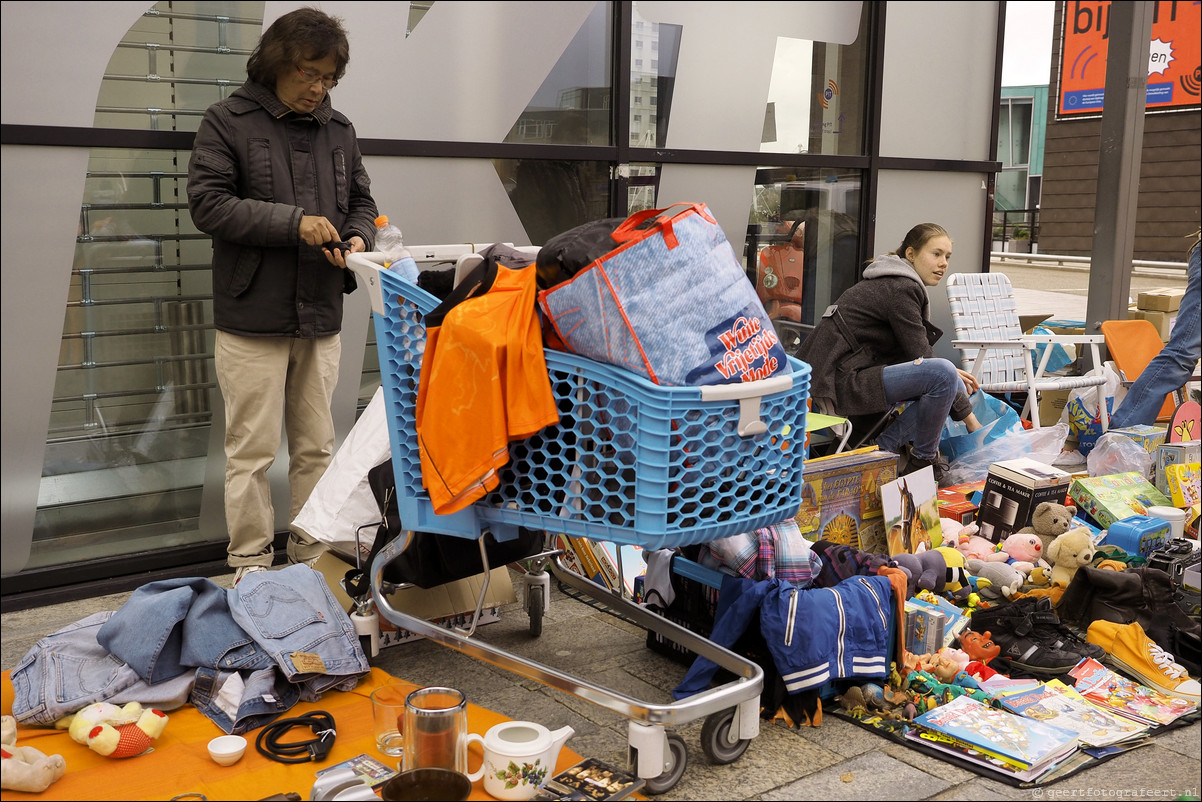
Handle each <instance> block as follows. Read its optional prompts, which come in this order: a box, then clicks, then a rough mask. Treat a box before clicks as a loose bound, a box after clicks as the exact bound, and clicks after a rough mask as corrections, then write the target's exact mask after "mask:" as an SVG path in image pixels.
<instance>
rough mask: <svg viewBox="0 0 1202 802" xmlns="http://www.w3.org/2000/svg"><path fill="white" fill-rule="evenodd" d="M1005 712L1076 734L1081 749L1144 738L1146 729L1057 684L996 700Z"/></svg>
mask: <svg viewBox="0 0 1202 802" xmlns="http://www.w3.org/2000/svg"><path fill="white" fill-rule="evenodd" d="M998 703H999V704H1001V706H1002V707H1004V708H1005V709H1006V710H1009V711H1010V712H1012V713H1017V714H1018V715H1020V716H1026V717H1027V718H1033V719H1036V720H1038V721H1043V722H1046V723H1048V724H1052V725H1054V726H1057V727H1061V728H1062V729H1066V730H1072V731H1073V732H1075V733H1077V740H1078V741H1080V743H1081V745H1082V746H1109V745H1110V744H1115V743H1119V742H1122V741H1126V740H1129V739H1132V738H1138V737H1140V736H1142V735H1145V734H1147V731H1148V728H1147V727H1145V726H1143V725H1141V724H1138V723H1136V722H1134V721H1132V720H1130V719H1126V718H1124V717H1122V716H1120V715H1117V714H1114V713H1109V712H1107V711H1105V710H1102V709H1101V708H1099V707H1095V706H1094V705H1092V704H1090V703H1089V702H1088V701H1087V700H1086V699H1085V698H1084V697H1083V696H1081V695H1080V694H1078V693H1077V692H1076V691H1075V690H1073V689H1072V688H1070V687H1068V686H1067V685H1065V684H1064V683H1062V682H1060V681H1059V680H1052V681H1051V682H1047V683H1043V684H1042V685H1041V686H1040V687H1038V688H1036V689H1035V690H1031V691H1019V692H1017V693H1011V694H1006V695H1003V696H1000V697H998Z"/></svg>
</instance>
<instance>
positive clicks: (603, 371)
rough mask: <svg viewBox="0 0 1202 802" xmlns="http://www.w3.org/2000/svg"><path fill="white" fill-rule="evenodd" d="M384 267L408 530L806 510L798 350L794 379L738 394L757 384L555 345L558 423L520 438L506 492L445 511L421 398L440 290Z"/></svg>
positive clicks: (687, 522)
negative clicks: (626, 363)
mask: <svg viewBox="0 0 1202 802" xmlns="http://www.w3.org/2000/svg"><path fill="white" fill-rule="evenodd" d="M379 277H380V291H381V294H382V296H383V306H384V313H383V314H376V315H375V316H374V318H375V327H376V346H377V350H378V353H379V359H380V369H381V375H382V381H383V384H384V391H385V392H384V396H385V401H386V407H387V415H388V422H389V426H390V432H389V434H390V440H391V445H392V456H393V469H394V471H395V473H396V486H397V500H398V506H399V510H400V516H401V521H402V522H403V525H404V526H405V527H406V528H407V529H413V530H420V531H428V532H439V533H443V534H452V535H458V536H461V537H472V538H475V537H479V536H480V533H481V531H482V530H483V529H488V530H490V531H492V532H493V534H494V535H495V536H496V537H498V538H499V539H505V538H506V537H508V536H510V534H511V533H514V532H516V527H518V526H525V527H528V528H532V529H543V530H548V531H552V532H562V533H564V534H568V535H577V536H581V537H588V538H592V539H594V540H609V541H612V542H615V543H629V544H634V545H639V546H642V547H644V548H651V549H656V548H670V547H674V546H681V545H691V544H696V543H703V542H707V541H710V540H715V539H717V538H722V537H729V536H731V535H735V534H738V533H740V532H746V531H750V530H753V529H758V528H760V527H762V526H768V525H770V524H774V523H778V522H780V521H783V520H785V519H787V518H790V517H792V516H793V515H794V514H796V512H797V510H798V508H799V506H800V504H801V487H802V482H801V477H802V468H803V463H804V461H805V447H804V443H805V415H806V406H807V403H806V402H807V399H808V394H809V393H808V391H809V375H810V368H809V366H808V365H807V364H805V363H804V362H801V361H799V360H796V359H792V358H790V367H791V368H792V371H791V376H789V377H788V378H789V379H791V386H789V387H788V388H787V389H783V390H780V391H779V392H772V393H769V394H765V395H762V396H755V397H752V398H750V399H747V398H730V397H729V396H733V395H737V394H738V393H740V392H747V390H746V389H745V388H746V385H722V386H719V387H716V388H699V387H662V386H659V385H656V384H653V383H651V382H648V381H645V380H643V379H642V378H640V377H638V376H635V375H634V374H631V373H629V372H627V371H623V370H621V369H618V368H614V367H611V366H609V365H606V364H603V363H600V362H596V361H594V360H591V359H587V358H584V357H581V356H577V355H575V354H569V353H564V352H560V351H553V350H550V349H548V350H547V351H546V352H545V353H546V361H547V369H548V372H549V375H550V379H551V387H552V391H553V394H554V397H555V400H556V403H557V405H558V408H559V414H560V422H559V424H557V425H555V426H549V427H546V428H545V429H544V430H543V431H541V432H539V433H538V434H537V435H535V436H534V437H531V438H529V439H527V440H523V441H519V442H514V443H511V444H510V447H509V463H508V464H507V465H506V466H505V467H504V468H503V469H502V470H501V471H499V472H498V473H499V478H500V485H499V487H498V488H497V489H496V490H495V491H493V492H492V493H489V494H488V495H487V496H485V498H483V499H482V500H480V501H478V502H476V503H475V504H473V505H472V506H471V507H468V508H467V509H464V510H461V511H459V512H456V513H453V514H451V515H435V514H434V512H433V508H432V506H431V504H430V500H429V496H428V494H427V493H426V491H425V490H424V489H423V487H422V481H421V462H420V457H419V451H418V445H417V421H416V409H417V391H418V384H419V381H420V370H421V360H422V354H423V352H424V349H425V343H426V331H425V324H424V323H423V316H424V315H425V314H426V313H427V312H430V311H431V310H433V309H434V308H435V307H436V306H437V305H438V303H439V300H438V299H437V298H436V297H435V296H433V295H431V294H430V293H428V292H426V291H425V290H422V289H421V288H419V287H417V286H416V285H414V284H411V283H410V282H407V281H405V280H404V279H402V278H401V277H400V276H398V275H395V274H393V273H391V272H389V271H387V270H381V271H380V273H379ZM765 382H769V383H772V384H771V386H778V387H779V386H783V385H782V384H781V382H779V381H777V382H773V380H772V379H768V380H765ZM756 384H760V383H756ZM784 384H788V382H784ZM740 388H744V389H742V390H741V389H740ZM703 396H704V398H703ZM715 396H717V397H716V398H715ZM723 396H728V397H726V398H724V397H723ZM705 398H708V399H709V400H705ZM749 422H751V423H752V424H753V427H752V429H751V431H756V430H758V429H763V431H762V432H760V433H758V434H750V435H748V436H744V435H741V434H740V433H739V432H740V431H744V432H747V431H748V423H749Z"/></svg>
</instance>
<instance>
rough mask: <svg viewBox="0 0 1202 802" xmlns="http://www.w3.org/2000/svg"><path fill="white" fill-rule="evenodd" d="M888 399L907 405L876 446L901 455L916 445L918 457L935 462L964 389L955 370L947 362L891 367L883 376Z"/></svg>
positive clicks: (931, 361)
mask: <svg viewBox="0 0 1202 802" xmlns="http://www.w3.org/2000/svg"><path fill="white" fill-rule="evenodd" d="M883 381H884V383H885V399H886V400H887V401H888V402H889V403H890V404H898V403H901V402H907V403H906V408H905V409H904V410H903V411H902V413H901V415H899V416H898V418H897V420H895V421H894V422H893V423H892V424H891V425H890V426H889V428H887V429H885V431H883V432H881V435H880V436H879V437H878V438H877V439H876V444H877V445H878V446H880V448H882V449H883V450H886V451H892V452H894V453H897V454H900V453H902V452H901V449H902V448H903V447H904V446H905V444H906V443H908V442H911V441H912V442H913V443H914V447H913V450H912V453H913V455H914V456H915V457H918V458H919V459H924V460H931V461H933V460H934V459H935V457H937V456H938V454H939V438H940V435H941V434H942V433H943V424H944V423H945V422H946V421H947V415H948V412H950V411H951V408H952V402H954V401H955V400H956V394H957V393H959V392H960V391H961V390H962V389H963V388H964V383H963V381H962V380H961V379H960V374H959V372H957V370H956V366H955V365H953V364H952V363H951V362H949V361H948V360H946V359H939V358H930V359H917V360H914V361H913V362H903V363H902V364H900V365H889V366H888V367H886V368H885V372H884V374H883Z"/></svg>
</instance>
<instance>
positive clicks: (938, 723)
mask: <svg viewBox="0 0 1202 802" xmlns="http://www.w3.org/2000/svg"><path fill="white" fill-rule="evenodd" d="M914 723H915V725H917V726H919V727H922V728H924V729H927V730H934V731H935V732H941V733H944V734H945V735H949V736H951V737H952V738H955V739H957V740H959V741H963V742H964V743H967V744H969V745H971V746H973V747H976V748H978V749H981V750H983V751H985V752H987V753H989V754H991V755H996V756H997V757H1000V758H1002V759H1004V760H1006V761H1008V762H1010V763H1011V764H1012V765H1015V766H1018V767H1019V768H1020V769H1022V770H1026V771H1030V770H1034V769H1038V768H1040V767H1042V766H1044V765H1046V764H1048V763H1053V762H1055V761H1057V760H1059V759H1060V758H1062V757H1064V756H1065V755H1067V754H1069V753H1071V752H1073V751H1074V750H1075V749H1076V748H1077V733H1075V732H1072V731H1070V730H1066V729H1062V728H1060V727H1055V726H1053V725H1051V724H1045V723H1044V722H1042V721H1036V720H1035V719H1030V718H1025V717H1023V716H1019V715H1016V714H1014V713H1011V712H1010V711H1009V710H1000V709H998V708H995V707H990V706H989V705H987V704H985V703H984V702H979V701H977V700H976V699H973V698H972V697H970V696H959V697H957V698H955V699H952V700H951V701H950V702H947V703H946V704H942V705H940V706H939V707H936V708H934V709H932V710H928V711H927V712H925V713H923V714H922V715H920V716H918V717H917V718H915V719H914Z"/></svg>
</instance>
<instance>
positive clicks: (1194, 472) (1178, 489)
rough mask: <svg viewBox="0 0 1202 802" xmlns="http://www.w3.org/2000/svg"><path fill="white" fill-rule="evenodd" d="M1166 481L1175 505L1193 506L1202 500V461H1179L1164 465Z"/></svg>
mask: <svg viewBox="0 0 1202 802" xmlns="http://www.w3.org/2000/svg"><path fill="white" fill-rule="evenodd" d="M1164 481H1165V484H1166V485H1167V486H1168V491H1169V493H1168V495H1169V498H1171V499H1172V500H1173V506H1174V507H1192V506H1193V505H1195V504H1197V503H1198V502H1199V500H1202V490H1199V482H1202V463H1199V462H1179V463H1177V464H1176V465H1166V466H1164Z"/></svg>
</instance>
